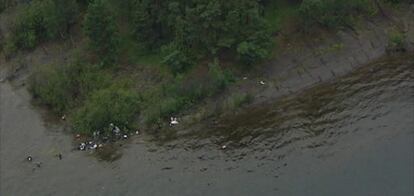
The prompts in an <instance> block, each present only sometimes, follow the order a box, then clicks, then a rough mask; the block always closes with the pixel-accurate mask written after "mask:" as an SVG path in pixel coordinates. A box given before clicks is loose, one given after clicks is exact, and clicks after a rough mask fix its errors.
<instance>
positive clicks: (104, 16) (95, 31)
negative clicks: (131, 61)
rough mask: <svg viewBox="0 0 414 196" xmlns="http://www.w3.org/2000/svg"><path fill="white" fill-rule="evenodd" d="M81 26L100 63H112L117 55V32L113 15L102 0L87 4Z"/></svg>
mask: <svg viewBox="0 0 414 196" xmlns="http://www.w3.org/2000/svg"><path fill="white" fill-rule="evenodd" d="M83 28H84V32H85V35H86V36H87V37H88V38H89V46H90V48H91V49H92V50H93V51H94V52H95V53H96V54H97V55H98V57H99V58H100V59H101V62H102V64H103V65H109V64H112V63H114V62H115V61H116V59H117V56H118V37H117V36H118V32H117V27H116V23H115V19H114V16H113V14H112V13H111V12H110V11H109V10H108V8H107V7H106V6H105V4H104V2H103V1H102V0H95V1H94V2H93V3H91V4H89V6H88V12H87V14H86V16H85V20H84V23H83Z"/></svg>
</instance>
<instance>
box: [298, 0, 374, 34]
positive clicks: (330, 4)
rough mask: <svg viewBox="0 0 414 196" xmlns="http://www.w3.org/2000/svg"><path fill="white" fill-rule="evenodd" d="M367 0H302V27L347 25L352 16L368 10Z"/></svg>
mask: <svg viewBox="0 0 414 196" xmlns="http://www.w3.org/2000/svg"><path fill="white" fill-rule="evenodd" d="M370 6H371V4H370V1H369V0H304V1H303V2H302V4H301V6H300V8H299V13H300V16H301V18H302V21H303V24H304V28H309V27H312V26H313V25H320V26H323V27H327V28H336V27H340V26H345V25H349V24H350V23H351V20H352V17H353V16H356V15H357V14H361V13H365V12H368V10H370Z"/></svg>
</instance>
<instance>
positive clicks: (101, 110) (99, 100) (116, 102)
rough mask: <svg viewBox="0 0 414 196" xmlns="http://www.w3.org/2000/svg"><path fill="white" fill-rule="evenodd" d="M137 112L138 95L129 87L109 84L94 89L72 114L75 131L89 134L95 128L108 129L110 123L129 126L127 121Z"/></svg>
mask: <svg viewBox="0 0 414 196" xmlns="http://www.w3.org/2000/svg"><path fill="white" fill-rule="evenodd" d="M138 112H139V96H138V94H137V93H136V92H135V91H133V90H131V89H129V88H122V87H121V88H120V87H119V86H116V85H114V86H111V87H110V88H106V89H102V90H99V91H95V92H94V93H93V94H92V95H91V96H90V97H89V98H88V99H87V100H86V101H85V104H84V105H83V106H82V107H81V108H80V109H78V110H77V111H76V112H75V114H74V120H73V123H74V128H75V130H76V131H78V132H81V133H85V134H91V133H92V132H94V131H96V130H100V131H106V132H107V133H108V131H110V130H109V129H108V126H109V124H110V123H114V124H115V125H117V126H119V127H121V128H124V127H125V128H130V124H129V122H131V121H132V120H133V117H134V116H135V115H136V114H137V113H138Z"/></svg>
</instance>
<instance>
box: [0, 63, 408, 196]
mask: <svg viewBox="0 0 414 196" xmlns="http://www.w3.org/2000/svg"><path fill="white" fill-rule="evenodd" d="M413 66H414V60H412V59H410V58H407V59H405V60H404V59H403V60H401V61H395V60H392V61H384V62H380V63H376V64H371V65H367V66H364V68H363V69H361V70H357V71H356V72H354V73H351V74H348V75H347V76H345V77H340V78H338V80H335V81H334V82H332V83H327V84H324V85H322V86H320V87H318V86H316V87H315V88H312V89H309V91H308V92H303V93H298V94H293V95H291V96H288V97H287V98H286V100H285V101H284V102H283V103H284V104H281V103H277V102H275V103H274V104H269V105H267V107H264V108H267V110H264V111H263V112H262V113H264V114H265V118H264V117H263V118H262V117H261V116H260V115H254V116H255V117H257V118H247V119H246V118H243V119H237V116H235V118H236V119H233V120H232V119H228V121H223V122H219V124H218V125H217V126H213V127H204V128H202V129H200V130H193V131H192V132H193V133H196V132H197V133H199V134H197V135H195V136H194V135H193V136H189V137H187V138H181V139H180V138H178V139H176V140H174V141H173V142H169V143H167V144H165V145H163V146H157V145H155V144H154V143H152V142H149V141H147V140H145V138H142V137H135V138H133V139H132V140H130V142H129V143H128V144H127V145H126V146H125V147H124V150H123V153H124V156H123V157H122V158H121V159H119V160H118V161H116V162H112V163H108V162H99V161H97V160H96V159H95V158H94V157H91V156H88V154H87V153H84V152H79V151H73V150H72V149H73V146H72V138H71V136H69V135H65V134H62V130H61V128H60V127H59V126H54V125H53V124H49V123H45V122H44V121H43V119H42V116H41V114H39V112H38V111H36V110H35V109H34V108H33V106H32V105H31V104H30V96H29V95H28V93H27V91H26V90H25V89H24V88H15V87H12V86H11V85H10V84H9V83H1V84H0V96H1V97H0V100H1V102H0V131H1V132H0V133H1V135H0V136H1V137H0V138H1V142H0V145H1V146H0V161H1V162H0V163H1V164H0V173H1V175H0V182H1V183H0V194H1V195H278V194H280V195H350V194H351V195H412V194H413V193H414V187H413V182H414V176H413V175H412V174H413V172H414V168H413V167H414V166H413V165H414V156H412V155H413V150H412V149H414V132H413V127H414V122H413V119H414V118H413V117H414V113H413V111H414V102H413V93H414V92H413V89H414V83H413V81H414V80H413V78H414V77H413V71H414V70H413ZM327 89H328V90H327ZM330 89H331V90H330ZM332 89H336V90H332ZM316 103H319V104H316ZM281 105H282V106H283V107H280V106H281ZM281 108H282V109H284V110H283V111H282V110H280V109H281ZM246 112H248V113H249V112H251V111H246ZM251 114H252V115H253V114H254V113H251ZM259 114H260V113H259ZM241 115H243V113H242V114H241ZM249 119H251V121H248V120H249ZM246 120H247V123H246ZM227 125H231V126H227ZM203 133H205V134H203ZM22 138H24V139H22ZM243 141H250V142H247V143H245V144H244V145H237V144H243ZM223 143H226V144H227V145H228V147H227V149H226V150H221V149H220V146H221V145H222V144H223ZM58 152H61V153H62V154H63V160H59V159H58V158H57V157H56V156H55V154H56V153H58ZM27 154H31V155H32V156H33V159H34V161H41V162H42V166H41V167H40V168H38V167H36V166H35V165H33V164H32V163H28V162H26V161H25V160H24V159H25V157H26V156H27Z"/></svg>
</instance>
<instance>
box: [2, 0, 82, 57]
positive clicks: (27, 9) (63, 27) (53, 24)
mask: <svg viewBox="0 0 414 196" xmlns="http://www.w3.org/2000/svg"><path fill="white" fill-rule="evenodd" d="M22 6H23V10H22V11H21V12H20V13H19V15H18V16H17V18H16V21H15V23H14V25H13V26H12V30H11V31H12V33H11V38H10V39H11V42H12V43H13V45H15V47H16V48H19V49H20V48H21V49H32V48H34V47H36V45H37V44H39V43H40V42H42V41H48V40H54V39H58V38H64V37H65V35H66V34H67V33H68V29H69V27H70V25H71V24H73V23H74V22H75V20H76V18H77V15H78V7H77V4H76V1H74V0H68V1H66V0H34V1H32V2H31V3H29V4H27V5H22Z"/></svg>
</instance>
